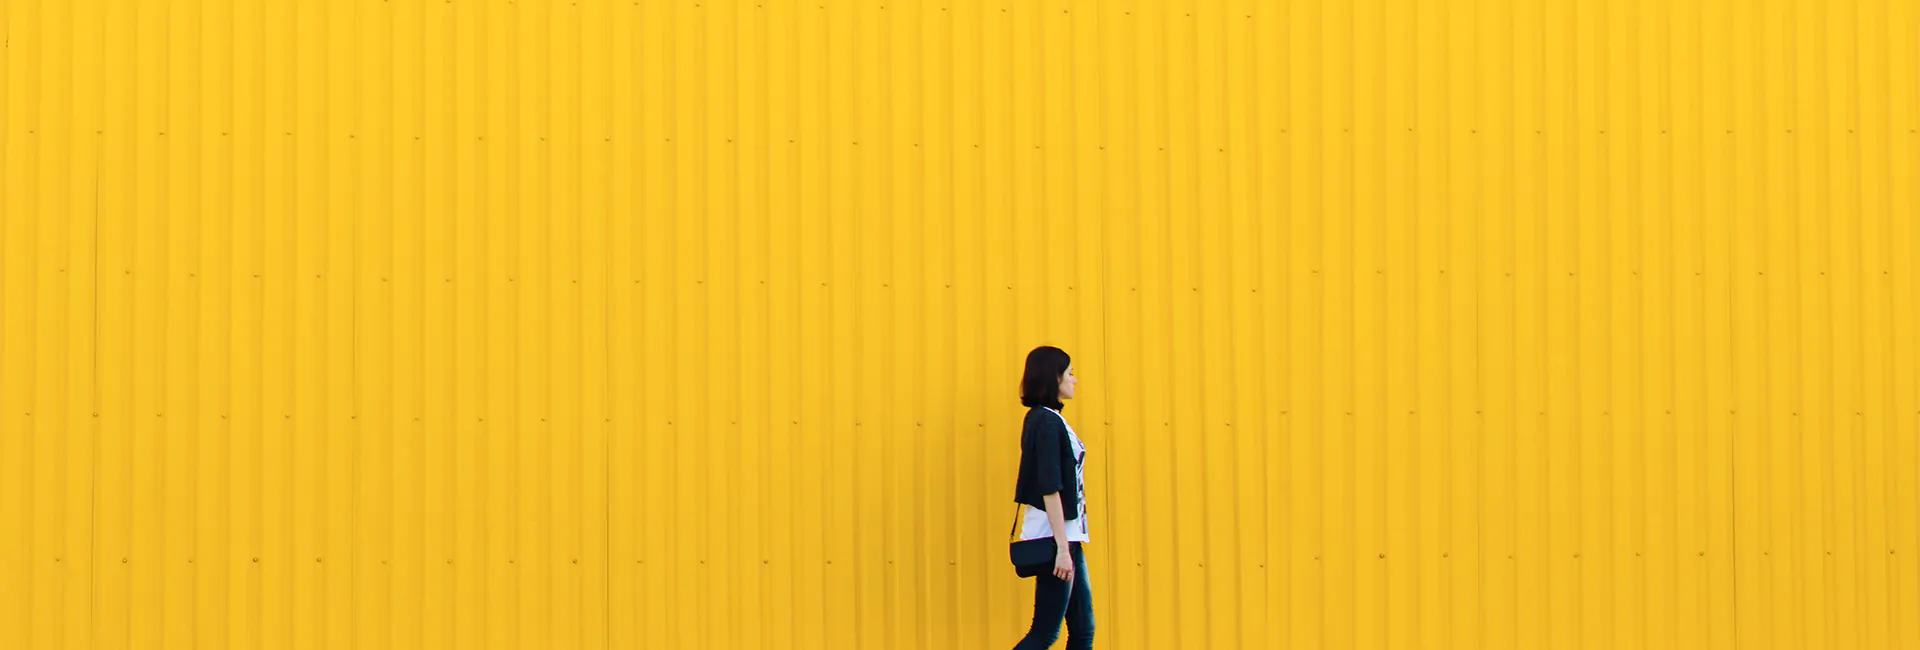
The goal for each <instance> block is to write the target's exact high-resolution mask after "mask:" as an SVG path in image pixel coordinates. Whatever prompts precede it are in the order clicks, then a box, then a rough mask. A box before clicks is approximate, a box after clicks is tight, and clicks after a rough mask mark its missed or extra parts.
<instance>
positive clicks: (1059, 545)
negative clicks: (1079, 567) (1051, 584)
mask: <svg viewBox="0 0 1920 650" xmlns="http://www.w3.org/2000/svg"><path fill="white" fill-rule="evenodd" d="M1041 499H1042V500H1044V501H1046V503H1047V523H1048V524H1051V525H1052V526H1053V546H1054V548H1055V549H1057V550H1055V551H1054V554H1053V577H1055V578H1059V579H1061V580H1065V581H1067V582H1073V553H1072V552H1071V551H1069V550H1068V549H1069V548H1071V544H1070V543H1069V542H1068V541H1067V508H1066V506H1063V505H1060V493H1059V492H1050V493H1048V494H1047V496H1044V497H1041Z"/></svg>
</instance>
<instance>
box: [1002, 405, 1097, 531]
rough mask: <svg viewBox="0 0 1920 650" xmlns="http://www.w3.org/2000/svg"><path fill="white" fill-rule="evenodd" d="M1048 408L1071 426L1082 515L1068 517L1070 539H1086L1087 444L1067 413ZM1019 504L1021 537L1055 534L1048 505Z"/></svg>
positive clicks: (1069, 431)
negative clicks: (1075, 429)
mask: <svg viewBox="0 0 1920 650" xmlns="http://www.w3.org/2000/svg"><path fill="white" fill-rule="evenodd" d="M1047 410H1049V411H1053V414H1054V415H1058V416H1060V423H1061V424H1063V425H1066V427H1067V440H1069V441H1071V442H1072V443H1073V476H1074V483H1075V484H1076V485H1075V486H1074V490H1075V494H1078V495H1080V516H1079V518H1077V519H1068V520H1067V541H1069V542H1085V541H1088V539H1087V447H1086V445H1083V444H1081V443H1080V435H1079V434H1077V433H1074V432H1073V425H1071V424H1067V417H1066V416H1064V415H1060V412H1059V411H1054V410H1053V409H1051V408H1049V409H1047ZM1015 505H1017V506H1019V508H1020V512H1019V515H1018V516H1019V517H1020V522H1021V523H1020V539H1021V540H1023V541H1024V540H1029V539H1044V538H1049V537H1053V523H1052V522H1049V521H1047V511H1046V510H1045V509H1044V508H1035V507H1033V506H1030V505H1027V504H1024V503H1021V504H1015Z"/></svg>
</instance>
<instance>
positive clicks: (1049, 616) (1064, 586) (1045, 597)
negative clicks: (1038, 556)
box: [1013, 549, 1079, 650]
mask: <svg viewBox="0 0 1920 650" xmlns="http://www.w3.org/2000/svg"><path fill="white" fill-rule="evenodd" d="M1075 554H1076V557H1077V556H1078V549H1075ZM1074 570H1075V571H1078V570H1079V564H1078V562H1077V561H1076V563H1075V565H1074ZM1078 582H1079V578H1077V577H1076V578H1075V579H1074V583H1078ZM1074 583H1068V582H1067V581H1065V580H1061V579H1059V578H1055V577H1053V574H1052V573H1042V574H1040V575H1037V576H1034V577H1033V627H1031V628H1029V629H1028V630H1027V636H1026V637H1025V638H1022V639H1020V644H1019V645H1016V646H1013V650H1047V648H1051V647H1053V642H1054V641H1057V640H1059V639H1060V619H1061V618H1064V617H1065V616H1066V614H1067V606H1068V605H1067V598H1068V597H1069V596H1071V595H1072V593H1073V584H1074Z"/></svg>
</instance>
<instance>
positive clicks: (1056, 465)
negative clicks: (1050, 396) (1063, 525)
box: [1013, 406, 1080, 520]
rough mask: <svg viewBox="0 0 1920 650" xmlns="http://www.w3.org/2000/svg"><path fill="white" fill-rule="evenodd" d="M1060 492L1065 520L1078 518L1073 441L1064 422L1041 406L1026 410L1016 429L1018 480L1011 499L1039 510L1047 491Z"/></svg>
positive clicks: (1045, 507)
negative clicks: (1018, 444) (1017, 440)
mask: <svg viewBox="0 0 1920 650" xmlns="http://www.w3.org/2000/svg"><path fill="white" fill-rule="evenodd" d="M1055 492H1059V493H1060V506H1061V507H1062V508H1063V509H1064V510H1066V513H1065V514H1066V517H1067V519H1068V520H1073V519H1079V518H1080V481H1079V476H1078V475H1076V474H1075V472H1074V458H1073V442H1072V441H1070V440H1068V439H1067V423H1066V422H1065V421H1063V420H1061V419H1060V416H1059V415H1058V414H1056V413H1054V412H1053V411H1051V410H1048V409H1047V407H1044V406H1035V407H1033V408H1030V409H1027V421H1026V424H1024V425H1022V427H1021V432H1020V481H1019V484H1018V485H1017V486H1015V488H1014V496H1013V500H1014V501H1018V502H1020V503H1024V504H1027V505H1030V506H1033V507H1035V508H1039V509H1041V510H1045V509H1047V502H1046V501H1045V500H1044V497H1046V496H1047V495H1049V494H1053V493H1055Z"/></svg>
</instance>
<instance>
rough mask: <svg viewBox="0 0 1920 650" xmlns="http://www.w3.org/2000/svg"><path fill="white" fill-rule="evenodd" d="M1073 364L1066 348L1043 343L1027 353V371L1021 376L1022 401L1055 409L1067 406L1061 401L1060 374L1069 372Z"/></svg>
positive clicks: (1029, 404) (1024, 403) (1027, 404)
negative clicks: (1068, 367)
mask: <svg viewBox="0 0 1920 650" xmlns="http://www.w3.org/2000/svg"><path fill="white" fill-rule="evenodd" d="M1071 365H1073V357H1070V356H1067V353H1066V351H1065V350H1061V349H1060V348H1056V347H1053V346H1051V345H1042V346H1040V347H1037V348H1034V349H1033V351H1032V352H1028V353H1027V372H1026V374H1025V375H1023V376H1021V377H1020V403H1021V404H1023V405H1025V406H1028V407H1034V406H1045V407H1048V408H1051V409H1053V410H1056V411H1058V410H1060V409H1063V408H1066V407H1067V406H1066V405H1065V404H1061V403H1060V376H1061V375H1064V374H1067V366H1071Z"/></svg>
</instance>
